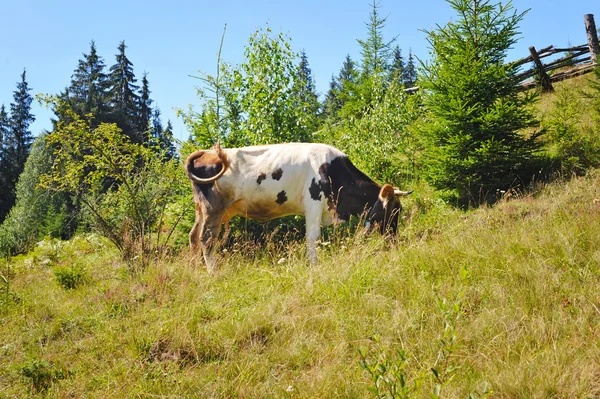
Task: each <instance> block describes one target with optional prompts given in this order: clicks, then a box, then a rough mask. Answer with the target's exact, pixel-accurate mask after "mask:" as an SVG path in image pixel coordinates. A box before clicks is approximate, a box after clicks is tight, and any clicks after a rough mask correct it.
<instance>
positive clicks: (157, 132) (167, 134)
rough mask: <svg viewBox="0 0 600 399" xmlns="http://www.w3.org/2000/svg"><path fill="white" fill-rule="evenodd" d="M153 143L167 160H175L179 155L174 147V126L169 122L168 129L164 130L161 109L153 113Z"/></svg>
mask: <svg viewBox="0 0 600 399" xmlns="http://www.w3.org/2000/svg"><path fill="white" fill-rule="evenodd" d="M151 131H152V141H153V142H154V143H155V145H156V146H157V147H158V150H159V152H160V153H161V154H164V155H165V160H169V159H173V158H174V157H175V155H176V154H177V152H176V150H175V146H174V145H173V126H172V125H171V121H170V120H169V121H168V122H167V127H166V129H165V128H163V125H162V121H161V118H160V109H158V108H156V109H155V110H154V112H153V113H152V129H151Z"/></svg>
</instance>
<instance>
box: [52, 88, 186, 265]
mask: <svg viewBox="0 0 600 399" xmlns="http://www.w3.org/2000/svg"><path fill="white" fill-rule="evenodd" d="M45 100H46V101H47V102H49V103H51V104H54V106H55V107H57V108H58V109H60V112H61V114H63V115H69V118H66V120H68V122H64V121H59V122H58V123H57V124H56V127H55V129H54V131H53V132H52V133H49V134H48V136H47V142H48V143H49V145H50V146H51V147H52V148H53V150H54V151H53V152H54V157H55V161H54V163H53V164H52V167H51V168H50V170H49V171H48V172H46V174H44V175H43V176H42V179H41V182H42V185H43V187H45V188H48V189H51V190H54V191H58V192H65V193H69V194H71V195H74V196H76V197H77V198H78V200H79V201H81V204H82V206H83V207H84V208H85V210H86V211H87V212H88V215H89V217H90V219H91V220H92V221H93V224H94V227H95V228H96V229H98V231H99V232H100V233H101V234H102V235H104V236H105V237H107V238H108V239H109V240H110V241H111V242H112V243H113V244H115V246H116V247H117V248H118V249H119V251H120V252H121V254H122V256H123V258H124V259H126V260H128V261H131V262H132V263H141V265H142V266H144V265H146V264H147V261H148V259H149V257H156V256H161V255H162V254H164V252H165V250H166V248H167V244H168V242H169V240H170V239H171V236H172V233H173V231H174V226H175V225H176V224H177V223H178V221H179V219H180V218H181V216H182V215H180V216H179V217H170V218H169V213H170V212H171V211H172V209H173V208H172V207H170V205H172V204H173V203H177V202H178V200H182V201H186V202H189V199H188V198H186V196H185V194H186V192H187V191H186V190H185V188H184V187H186V182H185V176H184V174H183V173H182V172H181V166H180V164H179V162H178V161H176V160H165V159H167V158H168V157H166V156H161V154H158V155H157V154H156V150H155V149H152V148H148V147H145V146H143V145H139V144H134V143H132V142H131V141H130V139H129V138H128V137H127V136H125V135H124V134H122V132H121V129H119V128H118V127H117V126H116V125H115V124H106V123H101V124H100V125H98V126H97V127H95V128H92V126H91V124H90V121H91V116H88V119H87V120H84V119H82V118H81V117H79V116H78V115H77V114H75V113H74V112H73V111H72V110H70V109H69V107H68V105H67V104H65V103H63V102H61V101H59V100H57V99H55V98H46V99H45ZM163 155H164V154H163ZM176 209H184V207H181V208H176ZM181 212H183V210H182V211H181ZM167 220H169V221H170V222H171V223H172V224H171V225H168V224H167ZM134 261H135V262H134Z"/></svg>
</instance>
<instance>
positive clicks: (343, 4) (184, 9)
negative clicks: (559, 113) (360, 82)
mask: <svg viewBox="0 0 600 399" xmlns="http://www.w3.org/2000/svg"><path fill="white" fill-rule="evenodd" d="M370 3H371V1H370V0H348V1H328V0H321V1H317V0H303V1H273V0H260V1H239V0H234V1H227V0H225V1H222V2H215V1H210V2H209V1H202V0H200V1H198V0H196V1H187V0H186V1H178V0H174V1H171V2H164V1H162V2H157V1H152V0H146V1H140V0H131V1H129V0H120V1H117V0H103V1H96V2H87V1H81V0H79V1H73V0H54V1H47V0H7V1H6V2H3V5H2V7H1V8H2V12H1V13H0V38H1V39H0V104H5V105H6V107H7V108H8V106H9V104H10V102H11V101H12V95H13V91H14V90H15V88H16V83H17V81H18V80H19V79H20V74H21V73H22V71H23V68H26V69H27V80H28V82H29V85H30V87H31V88H32V89H33V91H32V94H37V93H51V94H55V93H58V92H59V91H61V90H63V89H64V87H65V86H67V85H68V84H69V82H70V78H71V74H72V73H73V70H74V69H75V68H76V66H77V62H78V60H79V59H80V58H82V54H83V53H87V52H88V51H89V46H90V41H91V40H94V41H95V42H96V47H97V49H98V53H99V54H100V56H102V57H103V58H104V61H105V63H106V65H107V66H110V65H112V64H113V63H114V55H115V54H116V52H117V46H118V44H119V42H120V41H121V40H125V43H126V45H127V46H128V48H127V55H128V57H129V59H130V60H131V61H132V62H133V64H134V70H135V73H136V76H137V77H138V78H140V79H141V77H142V74H143V72H144V71H146V72H147V73H148V79H149V81H150V89H151V91H152V94H151V96H152V98H153V99H154V100H155V105H157V106H158V107H160V109H161V111H162V115H163V122H164V123H166V121H167V119H171V121H172V123H173V125H174V130H175V137H176V138H178V139H186V138H187V137H188V135H189V134H188V132H187V131H186V130H185V127H184V126H183V124H182V122H181V121H179V120H178V119H177V117H176V116H175V112H174V108H176V107H179V108H186V107H187V105H188V104H193V105H196V106H197V105H198V104H199V103H198V101H197V98H196V94H195V89H194V86H196V85H197V84H198V80H196V79H193V78H191V77H190V75H198V74H199V73H202V72H206V73H212V72H214V71H215V68H216V59H217V52H218V48H219V43H220V39H221V35H222V33H223V27H224V25H225V24H227V33H226V35H225V42H224V46H223V53H222V58H223V60H224V61H226V62H230V63H239V62H241V61H243V52H244V46H245V45H246V42H247V40H248V38H249V37H250V35H251V34H252V33H253V32H254V31H255V30H256V29H257V28H260V27H265V26H266V24H267V23H268V24H269V26H270V27H271V28H272V29H273V31H275V32H278V31H282V32H284V33H286V34H288V36H289V37H290V38H291V40H292V41H291V43H292V47H293V49H294V50H295V51H298V52H299V51H301V50H303V49H304V50H305V51H306V53H307V55H308V60H309V64H310V67H311V69H312V72H313V76H314V78H315V81H316V85H317V89H318V91H319V92H320V93H321V94H323V93H325V92H326V90H327V88H328V84H329V81H330V79H331V75H332V74H336V75H337V73H338V71H339V69H340V67H341V66H342V63H343V60H344V58H345V56H346V54H350V55H351V56H352V58H353V59H354V60H358V59H359V54H360V48H359V45H358V43H357V41H356V39H362V38H365V36H366V28H365V21H367V20H368V17H369V12H370ZM512 4H513V6H514V8H515V9H516V10H518V11H525V10H527V9H530V11H529V13H528V14H527V15H526V16H525V19H524V21H523V22H522V24H521V26H520V31H521V32H522V34H521V40H520V41H519V43H518V44H517V45H516V46H515V48H514V49H513V50H511V52H510V54H509V58H510V59H517V58H521V57H523V56H526V55H527V54H528V47H529V46H532V45H533V46H536V47H537V48H538V49H539V48H542V47H546V46H549V45H555V46H566V45H568V44H572V45H578V44H584V43H586V35H585V29H584V22H583V16H584V14H595V16H596V19H597V25H600V2H598V0H571V1H569V2H568V5H567V2H565V1H559V0H545V1H542V0H528V1H526V0H514V1H513V3H512ZM380 5H381V8H380V12H381V14H382V15H383V16H386V15H387V17H388V19H387V24H386V29H385V35H386V38H388V39H391V38H392V37H394V36H397V44H398V45H399V46H400V48H401V49H402V51H403V54H404V55H407V54H408V50H409V48H411V49H412V51H413V53H414V54H415V55H416V56H418V57H419V58H421V59H427V58H428V54H429V49H428V43H427V41H426V35H425V34H424V33H423V32H422V31H421V30H422V29H427V30H431V29H435V26H436V24H439V25H444V24H446V23H447V22H448V21H450V20H452V19H455V18H456V14H455V13H454V11H453V10H452V9H451V8H450V6H449V5H448V4H447V3H446V2H445V1H443V0H416V1H415V0H412V1H398V0H396V1H393V0H381V1H380ZM33 113H34V114H35V115H36V118H37V120H36V122H35V123H34V124H33V125H32V126H31V130H32V132H33V133H34V135H37V134H38V133H39V132H40V131H42V130H43V129H48V128H50V126H51V123H50V117H51V116H52V113H51V112H50V111H48V110H46V109H45V108H43V107H40V106H39V105H38V104H37V103H34V105H33Z"/></svg>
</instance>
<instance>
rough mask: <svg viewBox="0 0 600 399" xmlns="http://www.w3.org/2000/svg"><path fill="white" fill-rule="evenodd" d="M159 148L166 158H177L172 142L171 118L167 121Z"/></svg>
mask: <svg viewBox="0 0 600 399" xmlns="http://www.w3.org/2000/svg"><path fill="white" fill-rule="evenodd" d="M161 148H162V149H163V150H164V152H165V154H166V156H167V159H177V150H176V149H175V145H174V144H173V125H172V124H171V120H168V121H167V127H165V130H164V131H163V134H162V140H161Z"/></svg>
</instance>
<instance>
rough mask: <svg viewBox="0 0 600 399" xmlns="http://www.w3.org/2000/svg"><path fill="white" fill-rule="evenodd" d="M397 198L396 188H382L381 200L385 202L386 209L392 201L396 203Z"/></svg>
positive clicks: (388, 185) (388, 186)
mask: <svg viewBox="0 0 600 399" xmlns="http://www.w3.org/2000/svg"><path fill="white" fill-rule="evenodd" d="M395 197H396V193H395V192H394V187H392V186H391V185H390V184H385V185H384V186H383V187H381V190H380V191H379V200H380V201H381V202H383V206H384V207H387V205H388V203H389V202H390V201H394V199H395Z"/></svg>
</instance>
